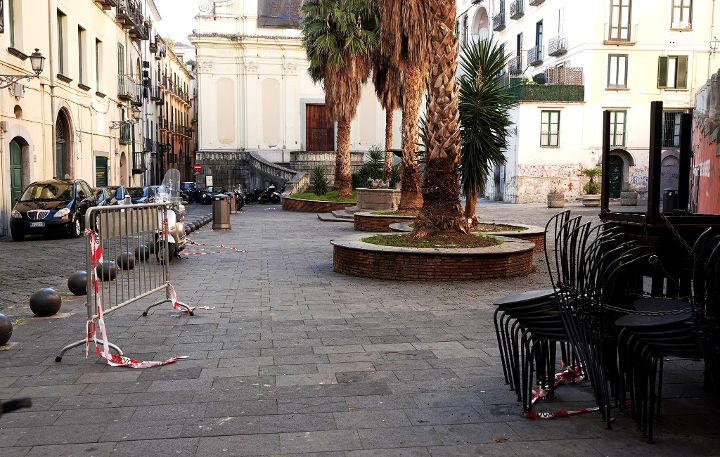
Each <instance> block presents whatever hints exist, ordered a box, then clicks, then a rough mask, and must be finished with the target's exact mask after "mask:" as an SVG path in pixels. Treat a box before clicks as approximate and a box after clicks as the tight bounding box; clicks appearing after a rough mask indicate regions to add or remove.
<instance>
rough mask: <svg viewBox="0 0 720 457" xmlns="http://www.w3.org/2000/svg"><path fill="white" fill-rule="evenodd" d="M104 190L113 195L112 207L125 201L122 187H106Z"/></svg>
mask: <svg viewBox="0 0 720 457" xmlns="http://www.w3.org/2000/svg"><path fill="white" fill-rule="evenodd" d="M106 189H108V190H109V191H110V192H112V194H113V198H114V199H115V202H116V203H113V205H117V204H119V203H120V202H122V201H123V200H125V188H124V187H123V186H108V187H106Z"/></svg>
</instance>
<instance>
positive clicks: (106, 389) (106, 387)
mask: <svg viewBox="0 0 720 457" xmlns="http://www.w3.org/2000/svg"><path fill="white" fill-rule="evenodd" d="M138 374H139V373H138ZM78 385H81V386H84V387H85V388H84V389H83V391H82V394H83V395H111V394H115V393H127V394H130V393H140V392H146V391H148V390H149V388H150V386H151V385H152V381H128V382H103V383H94V384H78Z"/></svg>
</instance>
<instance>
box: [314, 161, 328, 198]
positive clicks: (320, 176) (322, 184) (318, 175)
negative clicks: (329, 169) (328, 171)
mask: <svg viewBox="0 0 720 457" xmlns="http://www.w3.org/2000/svg"><path fill="white" fill-rule="evenodd" d="M312 180H313V192H314V193H315V195H325V194H327V192H328V180H327V176H326V175H325V169H324V168H323V167H321V166H320V165H318V166H317V167H315V168H313V171H312Z"/></svg>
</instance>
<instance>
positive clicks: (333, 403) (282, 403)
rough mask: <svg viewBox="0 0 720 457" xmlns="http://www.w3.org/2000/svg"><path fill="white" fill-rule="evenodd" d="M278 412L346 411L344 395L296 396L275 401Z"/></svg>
mask: <svg viewBox="0 0 720 457" xmlns="http://www.w3.org/2000/svg"><path fill="white" fill-rule="evenodd" d="M277 409H278V412H279V413H280V414H310V413H332V412H336V411H347V410H348V406H347V403H346V401H345V397H320V398H296V399H282V400H278V401H277Z"/></svg>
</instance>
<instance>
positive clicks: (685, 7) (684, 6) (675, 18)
mask: <svg viewBox="0 0 720 457" xmlns="http://www.w3.org/2000/svg"><path fill="white" fill-rule="evenodd" d="M692 7H693V0H672V23H671V27H672V28H673V29H691V28H692Z"/></svg>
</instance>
